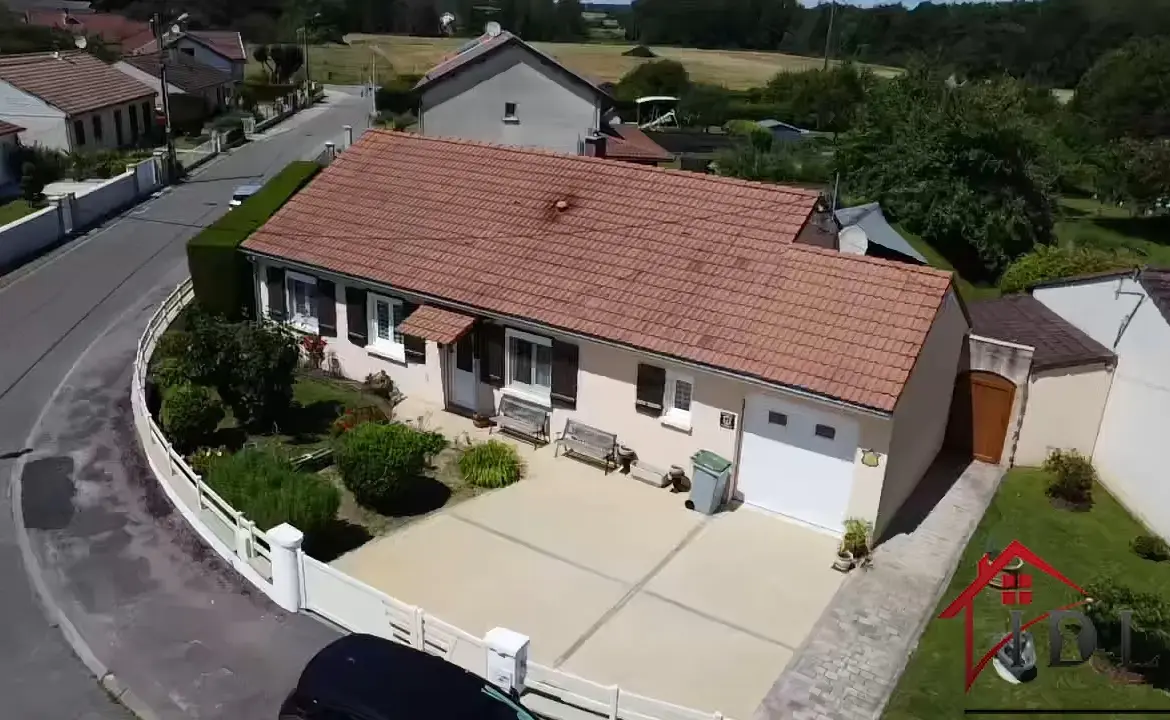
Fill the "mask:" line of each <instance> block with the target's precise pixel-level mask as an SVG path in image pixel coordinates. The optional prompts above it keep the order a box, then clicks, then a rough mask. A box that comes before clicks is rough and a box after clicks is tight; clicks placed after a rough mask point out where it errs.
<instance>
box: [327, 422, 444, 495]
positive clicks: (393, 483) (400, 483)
mask: <svg viewBox="0 0 1170 720" xmlns="http://www.w3.org/2000/svg"><path fill="white" fill-rule="evenodd" d="M435 435H436V434H435V433H424V432H420V431H418V430H415V429H414V428H412V427H410V426H408V425H403V424H401V423H391V424H388V425H383V424H379V423H372V422H368V423H363V424H361V425H358V426H357V427H355V428H353V429H352V430H350V431H349V432H346V433H344V434H342V435H341V436H340V437H338V438H337V440H336V442H335V447H334V462H335V463H336V465H337V469H338V471H339V472H340V473H341V480H342V482H343V483H344V484H345V487H346V488H348V489H349V491H350V492H352V493H353V496H354V499H355V500H357V501H358V503H359V504H361V505H364V506H366V507H369V508H372V509H374V510H377V511H379V512H384V513H392V512H393V511H394V508H395V506H396V505H398V504H400V503H401V502H402V501H403V500H405V499H406V498H407V497H409V496H410V494H411V492H412V491H414V490H415V489H416V488H418V487H419V482H420V480H421V479H422V477H423V473H424V472H425V471H426V469H427V463H428V462H429V460H430V458H431V456H433V455H434V454H435V453H436V452H438V450H436V447H438V446H439V443H438V441H436V439H435V437H434V436H435ZM439 437H440V438H441V437H442V436H439ZM443 444H444V445H445V444H446V441H445V440H443ZM439 449H442V448H441V447H440V448H439Z"/></svg>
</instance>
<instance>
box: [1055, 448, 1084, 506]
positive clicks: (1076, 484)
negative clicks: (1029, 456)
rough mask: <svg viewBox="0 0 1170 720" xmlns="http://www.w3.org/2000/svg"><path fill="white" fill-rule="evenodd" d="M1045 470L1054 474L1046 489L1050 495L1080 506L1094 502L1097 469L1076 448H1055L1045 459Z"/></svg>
mask: <svg viewBox="0 0 1170 720" xmlns="http://www.w3.org/2000/svg"><path fill="white" fill-rule="evenodd" d="M1044 470H1045V471H1046V472H1048V473H1051V475H1052V478H1051V479H1050V480H1049V481H1048V488H1047V490H1046V492H1047V494H1048V497H1050V498H1054V499H1057V500H1063V501H1065V502H1067V503H1070V504H1072V505H1076V506H1080V507H1087V506H1091V505H1092V504H1093V482H1094V481H1095V480H1096V479H1097V471H1096V470H1094V469H1093V463H1092V462H1091V461H1090V460H1089V459H1088V458H1087V457H1085V456H1084V455H1081V454H1080V453H1079V452H1077V451H1076V450H1053V451H1052V453H1051V454H1050V455H1049V456H1048V459H1047V460H1045V461H1044Z"/></svg>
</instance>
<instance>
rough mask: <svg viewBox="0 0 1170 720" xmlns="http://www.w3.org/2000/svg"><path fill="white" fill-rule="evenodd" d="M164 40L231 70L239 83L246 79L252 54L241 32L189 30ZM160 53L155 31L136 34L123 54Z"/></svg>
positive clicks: (170, 44)
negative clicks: (249, 53) (247, 48)
mask: <svg viewBox="0 0 1170 720" xmlns="http://www.w3.org/2000/svg"><path fill="white" fill-rule="evenodd" d="M164 41H165V44H166V46H167V47H171V48H175V50H176V51H178V52H179V53H182V54H184V55H187V56H189V57H193V58H195V59H196V60H198V61H199V62H201V63H203V64H204V65H208V66H210V67H213V68H215V69H216V70H219V71H220V72H223V73H227V74H228V75H230V76H231V78H232V79H233V80H235V81H236V82H243V81H244V71H245V69H246V68H247V65H248V53H247V51H246V50H245V49H244V38H243V36H241V35H240V33H238V32H236V31H234V30H188V31H185V32H181V33H179V34H178V35H170V34H168V36H167V37H166V38H164ZM157 52H158V41H157V40H156V39H155V38H154V36H153V34H143V35H139V36H136V37H134V38H131V39H129V40H127V41H126V43H125V44H124V45H123V53H124V54H126V55H152V54H155V53H157ZM169 70H170V68H169V67H168V71H169Z"/></svg>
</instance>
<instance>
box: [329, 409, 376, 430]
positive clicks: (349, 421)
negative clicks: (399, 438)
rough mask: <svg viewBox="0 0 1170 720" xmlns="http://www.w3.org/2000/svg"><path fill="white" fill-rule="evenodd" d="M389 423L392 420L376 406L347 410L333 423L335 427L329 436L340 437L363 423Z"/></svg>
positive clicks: (331, 428)
mask: <svg viewBox="0 0 1170 720" xmlns="http://www.w3.org/2000/svg"><path fill="white" fill-rule="evenodd" d="M389 421H390V418H389V417H387V416H386V413H384V412H382V409H381V408H379V407H376V406H374V405H366V406H364V407H359V408H347V409H346V411H345V412H344V413H342V414H341V415H339V416H338V418H337V419H336V420H334V421H333V425H332V426H331V427H330V428H329V434H330V435H332V436H333V437H340V436H342V435H344V434H345V433H347V432H349V431H350V430H353V429H354V428H355V427H357V426H358V425H361V424H362V423H368V422H372V423H380V424H383V423H387V422H389Z"/></svg>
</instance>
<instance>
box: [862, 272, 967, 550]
mask: <svg viewBox="0 0 1170 720" xmlns="http://www.w3.org/2000/svg"><path fill="white" fill-rule="evenodd" d="M969 330H970V326H969V325H968V324H967V318H966V317H965V316H964V315H963V310H962V308H961V307H960V305H959V300H958V297H957V296H956V295H955V291H954V290H953V289H952V290H950V291H949V292H948V293H947V295H946V298H945V299H944V300H943V303H942V306H941V307H940V308H939V311H938V314H937V316H936V317H935V321H934V325H933V327H931V329H930V332H929V333H927V336H926V341H925V343H923V347H922V352H921V353H920V354H919V356H918V361H917V362H916V363H915V364H914V367H913V369H912V370H911V371H910V377H909V379H908V380H907V381H906V386H905V388H904V389H903V390H902V395H901V396H900V397H899V398H898V404H897V405H896V406H895V408H894V421H893V437H892V439H891V441H890V450H889V456H888V457H887V458H886V459H885V460H886V461H887V462H888V464H889V466H888V467H887V468H886V473H885V479H884V482H883V484H882V490H881V499H880V502H879V503H878V508H877V512H876V521H875V523H874V524H875V532H876V533H877V534H879V535H880V534H881V532H882V531H883V530H884V529H885V527H886V526H887V525H888V524H889V522H890V520H891V519H893V517H894V515H895V513H896V512H897V511H898V508H900V507H901V506H902V503H904V502H905V501H906V498H908V497H909V496H910V494H911V493H912V492H913V491H914V488H916V487H917V486H918V483H919V481H921V480H922V477H923V475H925V474H926V470H927V468H929V467H930V465H931V463H933V462H934V459H935V457H936V456H937V455H938V452H939V450H940V449H941V448H942V445H943V440H944V439H945V438H946V429H947V418H948V416H949V415H950V409H951V396H952V394H953V393H954V389H955V376H956V375H957V374H958V372H959V359H960V357H961V356H962V354H963V349H964V345H965V344H966V342H967V340H966V336H967V333H968V332H969Z"/></svg>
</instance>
